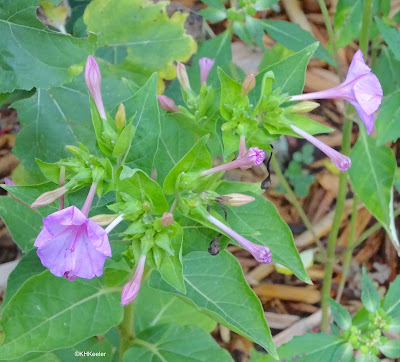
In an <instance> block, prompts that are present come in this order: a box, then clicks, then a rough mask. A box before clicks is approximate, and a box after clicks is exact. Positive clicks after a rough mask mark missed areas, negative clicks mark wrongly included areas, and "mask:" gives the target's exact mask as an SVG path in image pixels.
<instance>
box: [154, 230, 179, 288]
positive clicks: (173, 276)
mask: <svg viewBox="0 0 400 362" xmlns="http://www.w3.org/2000/svg"><path fill="white" fill-rule="evenodd" d="M179 229H180V230H179V232H178V234H177V235H175V236H174V237H172V238H170V240H171V248H172V250H173V251H174V255H167V256H165V257H164V259H163V261H162V263H161V265H160V267H159V268H158V272H159V273H160V274H161V277H162V278H163V279H164V280H165V281H166V282H167V283H168V284H170V285H171V286H172V287H174V288H175V289H176V290H179V291H180V292H181V293H183V294H185V293H186V287H185V283H184V281H183V266H182V242H183V231H182V229H181V228H179Z"/></svg>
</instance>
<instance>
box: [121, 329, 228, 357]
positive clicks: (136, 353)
mask: <svg viewBox="0 0 400 362" xmlns="http://www.w3.org/2000/svg"><path fill="white" fill-rule="evenodd" d="M123 360H124V361H126V362H128V361H140V362H152V361H162V362H186V361H193V362H195V361H203V362H207V361H218V362H219V361H221V362H226V361H232V357H231V356H230V354H229V353H228V351H227V350H225V349H223V348H221V347H220V346H218V344H217V342H215V341H214V339H213V338H212V337H211V336H210V335H209V334H208V333H207V332H205V331H203V330H202V329H200V328H198V327H194V326H191V327H183V326H178V325H173V324H164V325H161V326H155V327H153V328H149V329H147V330H145V331H143V332H141V333H140V334H138V335H137V336H136V337H135V339H134V340H133V343H132V347H131V348H129V349H128V350H127V351H126V352H125V354H124V357H123Z"/></svg>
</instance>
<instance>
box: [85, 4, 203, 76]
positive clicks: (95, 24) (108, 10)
mask: <svg viewBox="0 0 400 362" xmlns="http://www.w3.org/2000/svg"><path fill="white" fill-rule="evenodd" d="M166 5H167V2H159V3H156V4H155V3H153V2H151V1H143V0H120V1H118V2H115V1H110V0H93V1H91V3H90V4H89V5H88V7H87V8H86V11H85V14H84V21H85V23H86V25H87V30H88V31H89V32H93V33H95V34H96V35H97V37H98V46H100V47H113V48H117V49H118V48H119V47H121V46H122V47H126V48H127V57H126V58H125V60H124V62H123V63H122V64H121V65H119V66H118V67H121V68H123V69H125V70H128V71H132V72H135V73H140V74H145V75H147V76H150V75H151V74H152V73H153V72H159V76H160V77H162V78H166V79H173V78H174V77H175V65H174V63H173V62H174V61H186V60H188V59H189V58H190V56H191V55H192V54H193V53H195V51H196V48H197V46H196V42H195V41H194V39H193V38H192V37H191V36H189V35H188V34H186V32H185V28H184V23H185V20H186V16H187V14H185V13H181V12H179V11H177V12H175V13H174V14H173V15H172V16H171V17H169V16H168V14H167V12H166V10H165V8H166ZM104 14H108V15H107V17H105V16H104Z"/></svg>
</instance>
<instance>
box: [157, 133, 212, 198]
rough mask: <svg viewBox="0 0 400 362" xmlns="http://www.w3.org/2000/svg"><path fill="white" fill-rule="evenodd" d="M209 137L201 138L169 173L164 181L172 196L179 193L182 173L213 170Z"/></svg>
mask: <svg viewBox="0 0 400 362" xmlns="http://www.w3.org/2000/svg"><path fill="white" fill-rule="evenodd" d="M207 141H208V136H204V137H202V138H200V139H199V140H198V141H197V143H196V144H195V145H194V146H193V147H192V148H191V149H190V150H189V152H188V153H187V154H186V155H185V156H184V157H183V158H182V159H181V160H180V161H179V162H178V163H177V164H176V166H175V167H174V168H173V169H172V170H171V171H170V172H169V174H168V175H167V177H166V178H165V181H164V186H163V187H164V191H165V193H166V194H167V195H172V194H174V193H176V192H178V191H179V189H178V185H177V181H178V176H180V175H181V174H182V173H188V172H197V171H202V170H206V169H209V168H211V156H210V153H209V152H208V150H207V147H206V143H207Z"/></svg>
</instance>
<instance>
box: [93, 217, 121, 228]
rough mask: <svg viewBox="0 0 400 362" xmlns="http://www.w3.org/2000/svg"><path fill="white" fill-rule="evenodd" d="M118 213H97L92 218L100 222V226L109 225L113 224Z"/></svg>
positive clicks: (97, 222)
mask: <svg viewBox="0 0 400 362" xmlns="http://www.w3.org/2000/svg"><path fill="white" fill-rule="evenodd" d="M117 216H118V215H116V214H100V215H95V216H92V217H91V218H90V220H92V221H94V222H95V223H96V224H99V225H100V226H107V225H109V224H111V223H112V222H113V221H114V220H115V219H116V218H117Z"/></svg>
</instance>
